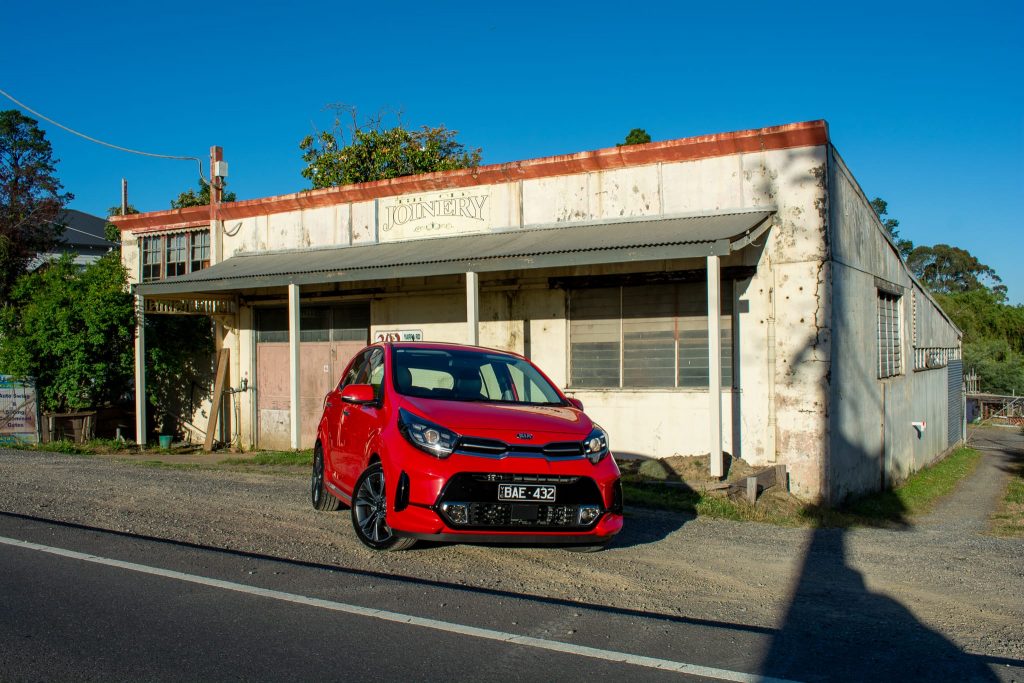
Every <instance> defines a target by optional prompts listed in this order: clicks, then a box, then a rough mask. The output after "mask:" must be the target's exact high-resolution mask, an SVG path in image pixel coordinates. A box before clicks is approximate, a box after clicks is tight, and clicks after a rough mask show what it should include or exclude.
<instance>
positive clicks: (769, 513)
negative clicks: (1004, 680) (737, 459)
mask: <svg viewBox="0 0 1024 683" xmlns="http://www.w3.org/2000/svg"><path fill="white" fill-rule="evenodd" d="M980 459H981V453H980V452H978V451H976V450H974V449H972V448H958V449H956V450H955V451H953V452H952V453H950V454H949V456H947V457H946V458H944V459H943V460H941V461H940V462H938V463H936V464H934V465H932V466H931V467H928V468H925V469H923V470H921V471H919V472H916V473H915V474H914V475H912V476H911V477H910V478H909V479H907V481H906V482H904V483H903V484H902V485H900V486H898V487H896V488H894V489H892V490H889V491H883V492H881V493H875V494H872V495H869V496H865V497H863V498H860V499H858V500H856V501H853V502H852V503H850V504H849V505H846V506H844V507H842V508H839V509H832V508H826V507H823V506H819V505H807V504H801V503H798V502H797V501H795V499H793V498H792V497H788V496H772V495H770V494H765V495H763V496H762V498H761V499H760V500H759V501H758V504H757V505H751V504H749V503H747V502H746V501H745V500H735V499H732V498H726V497H721V496H713V495H710V494H708V493H705V492H702V491H694V490H691V489H687V488H683V487H667V486H660V485H657V484H642V483H637V482H624V483H623V491H624V494H625V499H626V504H627V505H628V506H638V507H648V508H656V509H661V510H671V511H674V512H687V513H690V514H694V515H703V516H706V517H715V518H719V519H732V520H737V521H753V522H767V523H770V524H778V525H782V526H822V527H849V526H886V525H891V524H900V523H905V522H906V518H907V517H912V516H914V515H920V514H923V513H926V512H928V511H929V510H931V509H932V508H933V507H934V506H935V504H936V503H937V502H938V501H939V500H941V499H942V498H943V497H944V496H947V495H949V494H950V493H951V492H952V491H953V489H955V488H956V485H957V483H958V482H960V481H961V480H962V479H963V478H964V477H966V476H967V475H969V474H970V473H971V472H973V471H974V468H975V467H977V465H978V462H979V461H980ZM1018 483H1020V489H1014V493H1013V495H1014V496H1016V497H1018V498H1019V500H1018V499H1017V498H1015V501H1016V502H1014V503H1012V505H1017V508H1016V510H1017V519H1016V521H1017V523H1018V525H1019V528H1020V531H1021V533H1022V534H1024V481H1020V482H1018ZM1010 495H1011V494H1010V493H1009V492H1008V493H1007V497H1008V499H1009V497H1010Z"/></svg>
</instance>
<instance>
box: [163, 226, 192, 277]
mask: <svg viewBox="0 0 1024 683" xmlns="http://www.w3.org/2000/svg"><path fill="white" fill-rule="evenodd" d="M164 243H165V244H166V249H165V250H164V253H165V255H166V258H165V259H164V260H165V261H166V263H167V277H174V276H175V275H184V274H185V273H186V272H187V271H188V259H187V254H186V250H187V248H188V246H187V245H188V235H186V234H184V233H179V234H177V235H168V236H167V237H166V239H165V240H164Z"/></svg>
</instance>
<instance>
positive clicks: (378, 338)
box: [373, 330, 423, 342]
mask: <svg viewBox="0 0 1024 683" xmlns="http://www.w3.org/2000/svg"><path fill="white" fill-rule="evenodd" d="M373 341H374V342H418V341H423V330H379V331H377V332H375V333H374V334H373Z"/></svg>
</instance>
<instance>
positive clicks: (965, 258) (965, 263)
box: [907, 244, 1006, 302]
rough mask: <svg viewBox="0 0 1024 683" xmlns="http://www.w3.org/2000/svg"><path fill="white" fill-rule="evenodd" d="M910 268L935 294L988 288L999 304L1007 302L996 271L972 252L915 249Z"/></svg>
mask: <svg viewBox="0 0 1024 683" xmlns="http://www.w3.org/2000/svg"><path fill="white" fill-rule="evenodd" d="M907 265H908V266H910V270H911V271H912V272H913V273H914V275H916V276H917V278H918V279H919V280H921V282H922V283H924V285H925V286H927V287H928V289H930V290H931V291H933V292H937V293H940V294H951V293H954V292H970V291H973V290H977V289H988V290H990V291H991V292H992V293H993V295H995V297H996V299H997V300H998V301H1000V302H1003V301H1005V300H1006V286H1005V285H1004V284H1002V282H1003V280H1002V278H1000V277H999V276H998V275H996V271H994V270H993V269H992V268H990V267H988V266H986V265H985V264H984V263H982V262H981V261H979V260H978V259H977V258H976V257H975V256H974V255H972V254H971V252H969V251H967V250H966V249H961V248H959V247H952V246H950V245H948V244H936V245H935V246H932V247H926V246H920V247H914V249H913V251H911V252H910V255H909V256H908V257H907Z"/></svg>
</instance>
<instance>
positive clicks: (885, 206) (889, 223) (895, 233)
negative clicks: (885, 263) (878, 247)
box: [871, 197, 914, 261]
mask: <svg viewBox="0 0 1024 683" xmlns="http://www.w3.org/2000/svg"><path fill="white" fill-rule="evenodd" d="M871 208H872V209H874V210H875V215H877V216H878V220H880V221H881V222H882V227H883V228H885V230H886V232H888V233H889V236H890V237H891V238H892V241H893V242H894V243H895V244H896V248H897V249H899V251H900V256H902V257H903V260H904V261H906V260H907V258H908V257H909V256H910V252H912V251H913V250H914V243H913V242H911V241H910V240H905V239H900V231H899V225H900V222H899V221H898V220H896V219H895V218H886V216H888V215H889V202H887V201H885V200H884V199H882V198H881V197H875V198H874V199H872V200H871Z"/></svg>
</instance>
